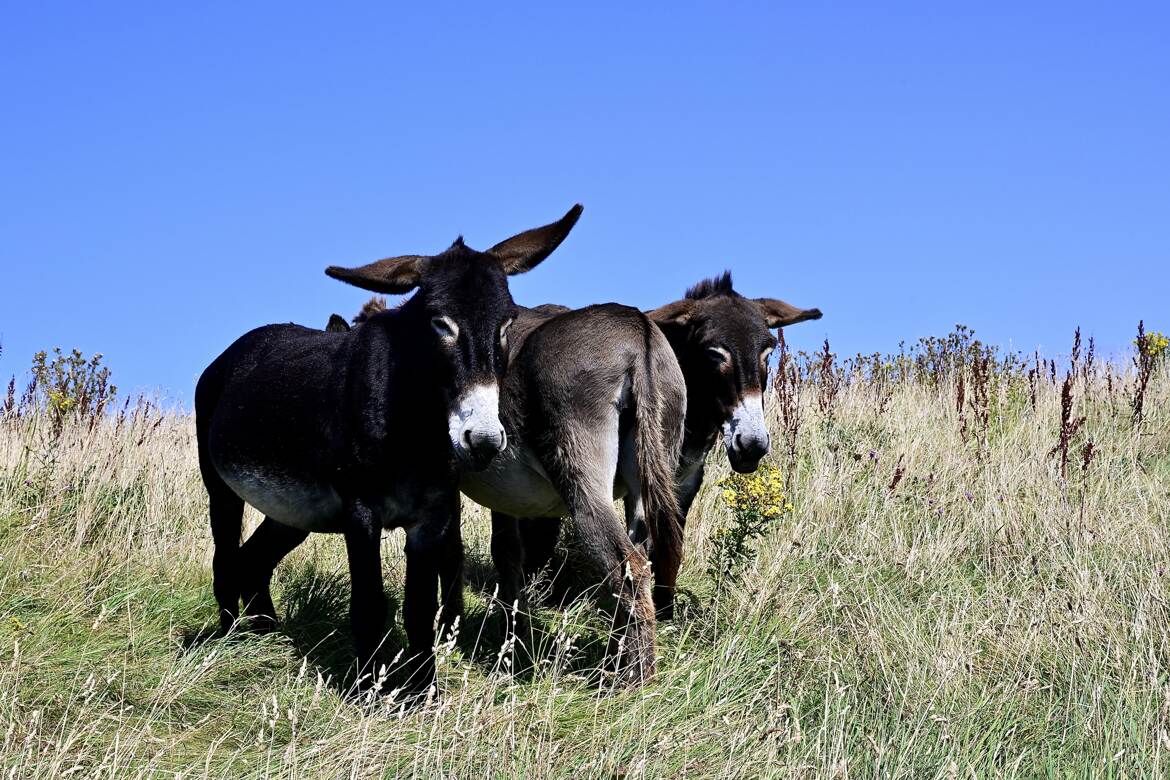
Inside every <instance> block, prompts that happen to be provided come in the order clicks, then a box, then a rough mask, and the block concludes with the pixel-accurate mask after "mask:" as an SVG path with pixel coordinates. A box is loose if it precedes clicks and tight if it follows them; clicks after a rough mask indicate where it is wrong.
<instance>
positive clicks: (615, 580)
mask: <svg viewBox="0 0 1170 780" xmlns="http://www.w3.org/2000/svg"><path fill="white" fill-rule="evenodd" d="M570 509H571V510H572V511H573V519H574V521H575V523H576V527H577V536H578V540H579V544H580V546H581V553H582V554H583V555H584V557H585V558H586V560H587V562H588V564H589V565H590V566H591V568H592V570H593V574H594V575H595V576H596V577H597V578H598V579H600V580H601V583H602V587H603V588H605V591H604V592H605V593H607V594H609V595H611V596H612V597H613V598H614V600H615V604H616V606H615V610H614V635H613V636H612V637H611V639H610V643H609V655H610V657H611V659H612V661H613V664H614V667H615V670H616V671H617V673H618V674H619V676H620V677H621V679H623V680H624V681H625V682H626V683H629V684H632V685H638V684H641V683H642V682H643V681H644V680H646V679H648V678H650V677H651V676H653V674H654V665H655V659H654V642H655V632H656V625H655V616H654V603H653V601H652V599H651V596H650V582H651V568H650V562H649V560H648V559H647V558H646V556H645V554H644V553H643V552H642V550H641V549H639V548H638V547H635V546H634V545H633V544H632V543H631V542H630V538H629V536H628V535H627V533H626V527H625V525H624V524H623V523H622V522H621V521H620V520H619V518H618V517H617V513H616V512H614V510H613V505H612V504H610V503H608V502H607V501H605V497H604V496H598V497H596V498H595V499H593V500H588V501H586V502H584V503H582V504H578V505H576V506H573V505H570Z"/></svg>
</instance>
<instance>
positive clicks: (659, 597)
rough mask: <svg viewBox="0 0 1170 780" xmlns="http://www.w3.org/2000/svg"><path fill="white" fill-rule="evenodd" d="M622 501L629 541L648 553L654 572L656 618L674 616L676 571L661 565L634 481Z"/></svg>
mask: <svg viewBox="0 0 1170 780" xmlns="http://www.w3.org/2000/svg"><path fill="white" fill-rule="evenodd" d="M622 502H623V505H624V507H625V510H626V534H627V535H628V536H629V537H630V542H631V543H632V544H634V545H635V546H640V547H641V548H642V549H643V550H645V551H646V552H648V554H649V558H650V566H651V569H652V570H653V572H654V589H653V591H652V592H653V597H654V608H655V611H656V613H657V615H658V619H659V620H671V619H673V618H674V589H675V585H676V584H677V582H678V571H677V569H676V570H674V571H670V570H668V569H667V568H666V567H664V566H662V565H661V562H660V560H659V556H658V552H659V551H658V550H657V549H656V548H655V546H654V542H653V540H652V539H651V538H650V533H649V528H648V527H647V525H646V509H645V506H644V504H643V503H642V496H641V493H640V492H639V489H638V486H637V483H636V482H635V483H634V484H633V485H631V486H630V487H629V492H628V493H627V494H626V496H625V498H624V499H622Z"/></svg>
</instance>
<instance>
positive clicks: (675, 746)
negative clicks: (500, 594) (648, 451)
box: [0, 368, 1170, 778]
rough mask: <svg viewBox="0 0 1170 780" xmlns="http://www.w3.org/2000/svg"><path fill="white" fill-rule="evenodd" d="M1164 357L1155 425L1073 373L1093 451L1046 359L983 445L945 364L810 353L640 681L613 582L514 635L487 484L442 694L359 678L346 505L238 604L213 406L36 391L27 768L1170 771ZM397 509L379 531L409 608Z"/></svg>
mask: <svg viewBox="0 0 1170 780" xmlns="http://www.w3.org/2000/svg"><path fill="white" fill-rule="evenodd" d="M1168 379H1170V378H1168V376H1167V373H1166V371H1165V369H1164V368H1163V369H1161V370H1160V371H1159V373H1158V374H1157V375H1156V376H1155V377H1154V379H1153V380H1152V382H1151V388H1150V395H1149V397H1148V398H1147V402H1146V409H1147V418H1146V422H1145V425H1144V427H1143V429H1142V431H1140V432H1137V431H1134V430H1133V429H1132V426H1131V424H1130V421H1129V416H1128V411H1127V407H1126V406H1125V404H1126V398H1125V397H1124V396H1123V394H1121V392H1120V391H1118V393H1116V394H1114V396H1110V395H1109V394H1108V393H1106V392H1105V390H1104V389H1103V387H1102V386H1101V385H1102V383H1101V382H1094V383H1090V384H1089V385H1088V387H1089V391H1088V392H1086V386H1085V385H1084V384H1081V385H1079V386H1078V397H1077V404H1078V410H1079V412H1078V413H1083V414H1086V415H1087V416H1088V422H1086V424H1085V427H1084V428H1083V429H1082V431H1081V432H1080V434H1078V438H1077V440H1076V442H1074V444H1075V445H1076V449H1075V452H1076V453H1079V452H1080V449H1079V447H1080V445H1081V444H1082V443H1083V442H1084V441H1087V440H1088V439H1090V438H1091V439H1092V441H1093V443H1094V446H1095V447H1096V449H1097V454H1096V456H1095V458H1094V460H1093V462H1092V463H1091V464H1090V465H1089V467H1088V468H1087V469H1082V467H1081V462H1080V458H1079V455H1078V456H1077V457H1076V458H1074V459H1073V465H1072V466H1071V467H1070V471H1069V475H1068V478H1067V479H1062V478H1061V477H1060V475H1059V474H1058V473H1057V466H1056V463H1055V461H1054V459H1052V458H1050V457H1049V456H1048V452H1049V450H1050V449H1051V448H1052V447H1053V445H1054V444H1055V432H1056V430H1057V428H1058V426H1059V398H1058V393H1059V389H1058V388H1055V387H1053V386H1051V385H1050V384H1049V383H1047V382H1046V381H1045V382H1042V387H1041V390H1040V399H1039V403H1038V405H1037V408H1036V409H1035V410H1033V409H1032V407H1031V403H1030V401H1029V399H1028V394H1027V393H1026V392H1021V390H1020V387H1021V385H1020V384H1018V383H1016V384H1012V383H1010V382H1008V383H1001V384H999V385H997V386H996V387H995V388H994V389H993V398H992V400H993V412H994V413H993V415H992V418H991V425H990V430H989V431H988V436H987V440H986V443H985V444H980V443H979V442H977V441H973V440H972V439H970V438H968V440H967V441H963V440H962V439H961V438H960V435H959V424H958V419H957V415H956V412H955V403H954V387H953V385H952V384H951V383H949V382H947V381H944V382H942V383H940V384H939V386H938V387H933V386H931V385H930V384H927V383H917V382H911V381H908V380H904V381H900V382H897V383H895V385H894V389H893V396H892V398H891V399H890V401H889V402H888V406H887V407H886V409H885V410H884V412H883V413H881V414H877V413H875V409H876V408H877V406H876V405H877V403H878V400H877V398H878V391H877V390H876V389H875V388H874V387H873V386H872V385H870V384H868V383H866V382H864V381H858V382H854V383H852V384H849V385H847V386H845V387H844V388H843V390H842V391H841V395H840V397H839V398H838V400H837V402H836V408H835V409H834V421H833V422H832V423H831V424H827V423H826V424H821V423H820V421H819V412H818V407H817V404H816V402H815V394H816V392H817V388H816V387H815V386H814V385H811V384H806V385H804V386H803V387H802V391H801V392H802V397H801V404H800V412H801V416H802V421H803V422H802V426H801V432H800V439H799V457H798V462H797V463H796V464H795V471H794V473H793V474H792V475H791V480H792V489H791V496H790V500H791V501H792V502H793V504H794V505H795V508H794V511H793V512H791V513H787V514H785V515H784V516H783V518H782V519H780V520H779V521H777V522H776V523H775V524H774V525H773V527H772V528H771V530H770V531H769V532H768V534H767V535H766V536H765V537H764V538H763V540H762V541H761V543H760V550H759V557H758V560H757V561H756V562H755V563H753V564H751V565H750V567H749V569H748V571H747V572H746V574H745V577H744V582H743V585H742V586H740V587H735V588H727V589H724V590H722V591H719V592H716V590H715V589H714V586H713V584H712V582H711V581H710V579H709V576H708V575H707V573H706V568H707V556H708V554H709V553H710V552H711V539H712V536H713V534H714V532H715V531H716V530H717V529H719V528H720V527H723V526H724V525H725V524H726V523H727V522H728V519H729V518H728V514H727V511H728V510H727V509H726V508H725V507H724V506H723V504H722V502H721V498H720V495H719V490H718V489H716V488H715V487H714V482H715V481H716V480H717V479H718V478H719V477H720V476H721V475H723V474H725V473H726V466H725V464H724V462H723V460H722V455H721V453H717V454H716V455H717V457H713V459H712V465H711V468H710V475H709V477H708V486H707V487H706V488H705V489H704V491H703V493H701V494H700V497H699V499H698V500H697V501H696V505H695V507H694V509H693V510H692V513H691V517H690V519H689V522H688V525H687V542H688V550H687V561H686V564H685V567H684V571H683V577H682V583H681V584H682V587H683V589H684V590H685V591H686V592H685V593H684V594H683V595H682V596H681V597H680V603H681V605H682V606H681V609H680V610H679V612H680V614H679V616H678V618H677V619H676V620H675V621H674V622H673V623H671V624H665V625H663V626H662V627H661V628H660V632H659V658H660V660H659V673H658V675H657V676H656V677H655V678H654V679H653V680H652V681H651V682H649V683H648V684H647V685H646V686H644V687H643V688H641V689H636V690H623V689H614V688H612V687H611V686H610V684H609V683H608V682H607V678H605V677H604V676H603V675H602V674H600V673H599V672H598V671H597V667H598V666H599V664H600V662H601V656H602V653H603V650H604V647H605V640H606V630H607V625H606V617H605V615H604V614H603V613H602V612H601V611H600V610H599V608H597V607H595V606H594V605H593V604H592V602H591V601H588V600H580V601H577V602H574V603H573V604H572V605H570V606H569V607H568V608H566V609H563V610H561V609H551V608H541V609H540V610H539V612H538V614H537V615H536V616H535V618H536V620H535V622H536V624H537V625H538V626H541V627H542V634H541V636H540V642H539V645H538V647H537V649H536V650H535V652H534V654H533V655H534V656H535V666H533V667H530V666H529V665H528V664H526V663H525V662H524V658H525V655H524V654H523V653H517V654H515V655H514V656H512V655H510V654H509V653H507V652H504V653H501V651H500V649H501V642H502V639H503V637H502V636H501V631H502V628H501V626H502V621H501V616H500V615H499V613H498V611H497V610H496V609H491V610H489V608H488V604H489V602H490V597H489V594H490V588H491V580H490V577H491V574H490V556H489V555H488V541H489V540H488V527H489V524H488V522H487V518H486V515H485V514H484V513H483V512H482V510H479V509H478V508H476V507H474V506H473V505H471V504H467V506H466V513H465V519H464V528H465V537H466V538H467V544H468V556H469V570H472V571H473V572H478V573H479V574H477V575H475V576H472V577H471V578H470V579H471V581H472V585H469V588H468V608H467V613H466V616H465V620H464V622H463V624H462V626H461V629H460V632H459V635H458V636H457V637H456V638H455V639H454V640H453V641H451V642H449V643H446V644H444V645H442V646H440V648H439V650H438V653H439V670H440V672H439V673H440V683H441V690H442V697H441V698H440V699H439V701H437V702H433V703H431V704H429V705H425V706H416V707H403V706H401V703H400V702H398V701H396V700H388V699H386V698H377V697H362V696H357V695H355V694H354V693H353V692H352V691H351V690H350V689H349V682H348V681H349V674H350V672H349V661H350V655H351V645H350V640H349V636H348V628H347V616H346V610H347V603H348V579H347V575H346V571H345V567H344V551H343V549H342V544H341V541H340V539H338V538H334V537H329V536H322V537H314V538H312V539H311V540H310V542H309V543H308V544H306V545H304V547H303V548H302V549H300V550H298V551H297V552H295V553H294V554H293V555H292V556H290V558H289V560H287V561H286V562H285V563H284V564H283V565H282V567H281V569H280V570H279V571H278V574H277V579H276V583H275V584H276V588H275V593H276V600H277V604H278V607H279V609H280V610H281V612H282V614H283V616H284V622H283V624H282V628H281V630H280V631H278V632H277V633H275V634H271V635H268V636H263V637H256V636H248V635H243V634H241V635H233V636H231V637H227V638H217V637H215V636H214V634H213V632H212V630H211V629H212V627H213V625H214V623H215V620H216V612H215V608H214V602H213V599H212V596H211V586H210V567H209V557H210V546H211V545H210V534H209V532H208V530H207V527H206V519H205V506H204V497H203V494H202V489H201V485H200V483H199V480H198V474H197V469H196V466H195V453H194V440H193V430H192V424H191V420H190V419H189V417H186V416H183V415H181V414H170V415H167V416H165V417H164V419H163V422H162V423H160V424H156V422H155V420H154V419H150V420H143V421H131V422H130V423H128V424H126V425H123V426H121V427H120V428H117V429H115V426H114V424H113V422H112V421H111V422H109V423H108V424H106V423H103V424H100V425H98V426H97V427H96V428H95V429H94V430H93V431H89V430H88V429H87V428H85V427H84V426H82V427H78V428H76V429H74V428H67V429H66V432H65V434H64V435H63V436H62V437H61V439H60V440H54V439H52V438H51V437H47V436H46V435H45V433H44V425H43V421H42V423H38V421H37V419H36V418H35V416H34V417H27V416H26V417H24V418H20V419H15V418H10V419H8V420H5V421H2V422H0V466H2V468H3V471H2V472H0V740H2V745H0V776H3V777H6V778H7V777H29V778H31V777H38V778H39V777H52V776H73V777H179V776H182V777H186V778H192V777H232V778H234V777H330V778H332V777H350V776H352V777H394V776H399V775H406V776H424V777H438V776H445V777H483V776H500V777H576V778H594V777H631V778H632V777H680V776H691V777H708V776H709V777H761V776H769V777H836V776H841V777H914V778H918V777H986V776H1009V777H1010V776H1017V777H1108V776H1118V777H1135V776H1157V775H1164V774H1166V773H1167V772H1168V771H1170V767H1168V766H1167V751H1168V750H1170V669H1168V666H1167V664H1168V663H1170V641H1168V640H1170V631H1168V627H1167V626H1168V619H1170V586H1168V584H1167V581H1168V579H1170V549H1168V547H1167V542H1168V541H1170V539H1168V533H1167V530H1168V528H1167V526H1168V523H1170V403H1167V401H1168V400H1170V381H1168ZM773 406H774V404H773ZM771 412H772V413H775V409H772V410H771ZM777 440H778V439H777ZM871 451H872V453H873V454H872V455H871V454H870V452H871ZM899 458H901V462H902V467H903V468H904V471H905V473H904V477H903V479H902V480H901V481H900V483H899V485H898V487H897V489H896V490H894V491H891V490H890V489H889V485H890V482H891V479H892V475H893V472H894V469H895V465H896V464H897V463H898V460H899ZM778 465H782V466H783V464H778ZM255 519H256V518H254V517H252V521H253V522H254V521H255ZM401 541H402V540H401V535H400V533H399V534H390V535H388V538H387V541H386V544H385V545H384V559H385V574H386V581H387V583H388V585H389V587H390V589H391V595H392V604H393V606H394V608H395V609H397V608H398V605H399V601H398V599H399V598H400V587H401V582H402V575H403V560H402V556H401V553H400V549H401ZM489 611H490V612H491V614H489ZM401 641H402V638H401V635H400V634H399V632H398V629H397V628H395V629H394V630H393V632H392V634H391V637H390V639H389V642H390V644H391V646H392V647H396V646H399V645H400V643H401Z"/></svg>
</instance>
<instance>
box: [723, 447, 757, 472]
mask: <svg viewBox="0 0 1170 780" xmlns="http://www.w3.org/2000/svg"><path fill="white" fill-rule="evenodd" d="M763 459H764V458H763V456H760V457H758V458H755V457H747V456H744V455H739V454H737V453H736V452H735V451H734V450H728V451H727V462H728V463H730V464H731V470H732V471H734V472H736V473H737V474H751V473H752V472H754V471H755V470H756V469H758V468H759V467H760V461H761V460H763Z"/></svg>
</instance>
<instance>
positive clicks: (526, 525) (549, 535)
mask: <svg viewBox="0 0 1170 780" xmlns="http://www.w3.org/2000/svg"><path fill="white" fill-rule="evenodd" d="M516 524H517V528H518V531H519V535H520V540H521V545H522V547H523V549H524V555H523V559H524V573H525V574H527V575H528V576H529V577H531V576H533V575H536V574H538V573H539V572H540V570H541V569H543V568H544V567H545V566H547V565H548V562H549V561H550V560H551V559H552V557H553V552H554V551H555V550H556V546H557V539H558V538H559V537H560V535H561V518H559V517H521V518H517V520H516Z"/></svg>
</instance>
